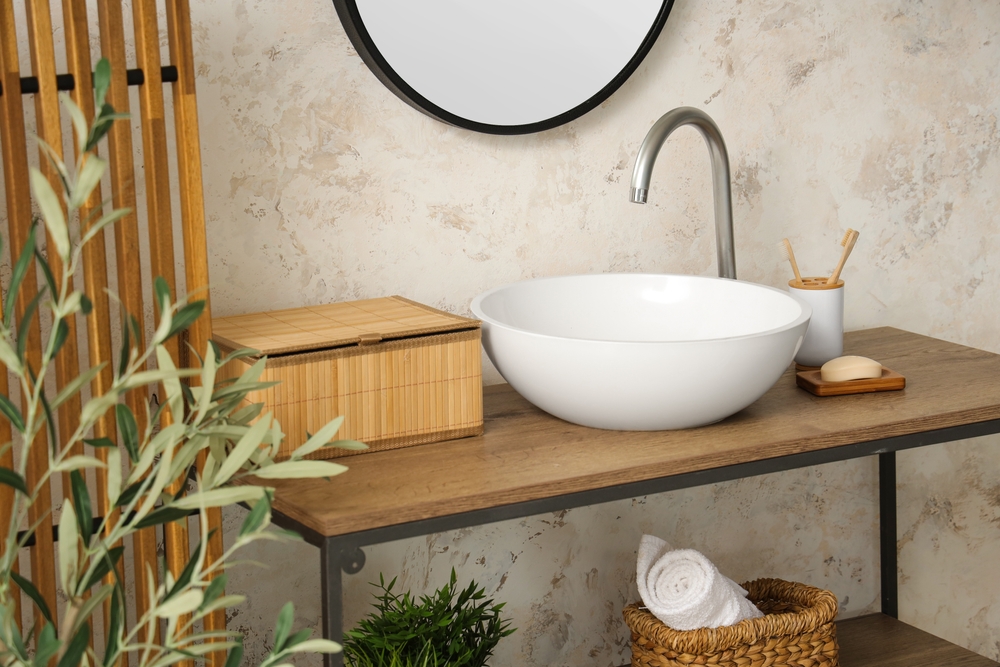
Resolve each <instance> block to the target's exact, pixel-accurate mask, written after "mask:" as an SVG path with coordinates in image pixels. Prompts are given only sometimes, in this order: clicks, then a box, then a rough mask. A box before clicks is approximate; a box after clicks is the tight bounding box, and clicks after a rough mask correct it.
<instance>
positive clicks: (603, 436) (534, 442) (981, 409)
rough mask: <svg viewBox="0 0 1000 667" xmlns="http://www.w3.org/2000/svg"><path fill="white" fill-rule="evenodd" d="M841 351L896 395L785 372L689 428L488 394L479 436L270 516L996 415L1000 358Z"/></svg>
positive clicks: (431, 448)
mask: <svg viewBox="0 0 1000 667" xmlns="http://www.w3.org/2000/svg"><path fill="white" fill-rule="evenodd" d="M845 354H860V355H863V356H866V357H871V358H873V359H877V360H879V361H881V362H882V363H883V365H884V366H886V367H888V368H891V369H892V370H894V371H897V372H899V373H902V374H903V375H904V376H906V382H907V385H906V389H905V390H903V391H896V392H884V393H875V394H858V395H853V396H837V397H827V398H819V397H816V396H813V395H811V394H809V393H807V392H805V391H804V390H802V389H799V388H798V387H796V386H795V377H794V371H793V370H792V369H789V370H788V371H787V372H786V373H785V375H784V376H782V377H781V379H779V380H778V382H777V384H775V386H774V387H772V388H771V389H770V391H768V392H767V394H765V395H764V396H763V397H762V398H761V399H760V400H758V401H757V402H756V403H754V404H753V405H751V406H750V407H748V408H746V409H745V410H742V411H741V412H739V413H737V414H735V415H733V416H732V417H729V418H728V419H725V420H724V421H722V422H719V423H717V424H713V425H711V426H706V427H702V428H697V429H689V430H684V431H656V432H641V431H629V432H623V431H603V430H598V429H591V428H586V427H582V426H576V425H574V424H570V423H568V422H564V421H562V420H560V419H557V418H555V417H552V416H550V415H548V414H546V413H544V412H542V411H541V410H538V409H537V408H535V407H534V406H532V405H531V404H529V403H528V402H527V401H525V400H524V399H523V398H521V397H520V396H519V395H518V394H517V393H515V392H514V391H513V390H512V389H511V388H510V387H509V386H507V385H498V386H494V387H487V388H486V389H485V396H484V407H485V418H486V429H485V430H486V432H485V434H484V435H482V436H479V437H476V438H465V439H462V440H451V441H447V442H440V443H433V444H428V445H419V446H415V447H408V448H404V449H397V450H391V451H385V452H373V453H370V454H361V455H358V456H352V457H349V458H345V459H340V461H341V462H343V463H345V464H346V465H348V466H349V468H350V470H348V471H347V472H346V473H344V474H342V475H339V476H337V477H334V478H333V479H331V480H329V481H326V480H295V481H282V482H278V483H276V484H274V486H275V487H276V489H277V492H276V497H275V502H274V509H275V510H277V511H278V512H281V513H282V514H284V515H286V516H288V517H290V518H292V519H294V520H296V521H298V522H300V523H301V524H303V525H305V526H308V527H309V528H311V529H313V530H315V531H316V532H317V533H319V534H321V535H325V536H336V535H343V534H346V533H353V532H356V531H361V530H367V529H372V528H380V527H384V526H390V525H394V524H400V523H407V522H410V521H416V520H420V519H429V518H435V517H440V516H447V515H450V514H456V513H460V512H466V511H470V510H478V509H484V508H489V507H495V506H499V505H506V504H510V503H516V502H523V501H530V500H538V499H543V498H549V497H553V496H559V495H563V494H567V493H573V492H578V491H587V490H592V489H599V488H604V487H609V486H615V485H619V484H625V483H629V482H639V481H644V480H649V479H655V478H658V477H664V476H669V475H677V474H682V473H689V472H696V471H703V470H709V469H713V468H717V467H721V466H727V465H732V464H737V463H746V462H750V461H757V460H763V459H768V458H772V457H779V456H785V455H789V454H797V453H802V452H809V451H816V450H822V449H828V448H831V447H837V446H841V445H848V444H854V443H860V442H867V441H871V440H877V439H881V438H887V437H893V436H900V435H908V434H912V433H919V432H923V431H929V430H934V429H939V428H946V427H951V426H961V425H965V424H972V423H975V422H980V421H986V420H991V419H998V418H1000V355H996V354H992V353H989V352H984V351H982V350H977V349H974V348H970V347H964V346H961V345H956V344H953V343H947V342H944V341H941V340H937V339H934V338H928V337H926V336H920V335H917V334H913V333H909V332H906V331H901V330H899V329H893V328H880V329H870V330H865V331H856V332H852V333H848V334H847V335H846V337H845Z"/></svg>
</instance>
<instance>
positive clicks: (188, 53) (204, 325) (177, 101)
mask: <svg viewBox="0 0 1000 667" xmlns="http://www.w3.org/2000/svg"><path fill="white" fill-rule="evenodd" d="M166 9H167V37H168V43H169V46H170V60H171V62H172V64H173V65H174V66H175V67H176V68H177V82H176V83H174V84H173V85H172V90H173V102H174V124H175V125H174V126H175V130H174V134H175V136H176V141H177V170H178V178H179V182H180V201H181V227H182V230H183V237H184V271H185V287H186V291H187V293H188V294H189V295H195V298H198V299H204V301H205V310H204V312H203V313H202V316H201V317H200V318H199V319H198V320H197V321H195V323H194V324H193V325H192V326H191V328H190V329H189V330H188V342H189V343H190V344H191V346H192V347H193V348H194V349H195V350H196V351H197V352H198V353H199V354H204V353H205V349H206V347H207V345H208V341H209V340H210V339H211V336H212V331H211V328H212V309H211V301H210V299H209V292H208V286H209V275H208V242H207V239H206V230H205V198H204V189H203V184H202V173H201V140H200V137H199V134H198V104H197V98H196V95H195V78H194V76H195V71H194V46H193V44H192V42H191V7H190V3H189V1H188V0H167V3H166ZM186 365H191V364H186ZM193 380H196V378H194V379H193ZM209 390H210V389H209ZM205 454H206V453H205V452H203V453H202V456H201V457H200V460H199V465H200V466H203V465H204V464H205V459H206V458H207V457H206V456H205ZM206 518H207V524H208V525H207V526H203V527H202V534H203V535H205V534H208V533H211V537H210V538H209V540H208V544H207V545H206V554H205V555H206V559H207V561H208V562H209V563H213V562H215V561H217V560H218V559H219V558H221V557H222V555H223V553H224V551H225V546H224V544H223V542H222V532H223V531H222V510H221V508H218V507H213V508H210V509H209V510H207V512H206ZM212 531H214V532H212ZM219 574H221V572H220V573H219ZM204 625H205V630H206V631H209V632H213V631H221V630H225V629H226V612H225V610H224V609H218V610H216V611H214V612H213V613H212V614H211V615H209V616H208V617H206V618H205V622H204ZM225 661H226V654H225V652H223V651H216V652H214V653H211V654H209V655H208V664H209V665H210V666H211V667H222V665H224V664H225Z"/></svg>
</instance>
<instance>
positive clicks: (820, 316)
mask: <svg viewBox="0 0 1000 667" xmlns="http://www.w3.org/2000/svg"><path fill="white" fill-rule="evenodd" d="M826 281H827V279H826V278H803V279H802V282H799V281H798V280H790V281H788V292H789V293H790V294H791V295H792V296H793V297H794V298H796V299H798V300H799V301H801V302H803V303H807V304H809V305H810V306H812V318H811V319H810V320H809V328H808V329H806V335H805V337H804V338H803V339H802V345H801V346H800V347H799V352H798V354H796V355H795V363H797V364H799V365H800V366H811V367H819V366H822V365H823V364H825V363H826V362H828V361H830V360H831V359H836V358H837V357H840V356H843V354H844V281H843V280H838V281H837V282H836V283H835V284H833V285H827V284H826Z"/></svg>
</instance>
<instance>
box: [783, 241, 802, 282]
mask: <svg viewBox="0 0 1000 667" xmlns="http://www.w3.org/2000/svg"><path fill="white" fill-rule="evenodd" d="M778 249H779V250H780V251H781V254H782V255H784V257H785V259H787V260H788V263H789V264H791V265H792V273H794V274H795V280H796V282H798V283H799V284H802V274H801V273H799V265H798V264H796V263H795V253H794V252H792V244H791V242H790V241H789V240H788V239H781V243H779V244H778Z"/></svg>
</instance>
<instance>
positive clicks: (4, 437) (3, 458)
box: [0, 82, 21, 630]
mask: <svg viewBox="0 0 1000 667" xmlns="http://www.w3.org/2000/svg"><path fill="white" fill-rule="evenodd" d="M5 83H6V82H5ZM6 168H7V165H6V162H5V163H4V171H6V170H7V169H6ZM2 304H3V290H2V289H0V319H2V318H3V306H2ZM9 389H10V387H9V386H8V384H7V367H6V366H4V365H3V364H0V393H2V394H3V395H4V396H8V395H9V394H8V393H7V392H8V390H9ZM11 435H12V432H11V427H10V421H9V420H7V419H2V420H0V443H4V442H10V441H11ZM0 467H2V468H7V469H9V470H13V469H14V450H13V449H11V448H8V449H7V450H6V451H3V452H0ZM13 520H14V489H12V488H11V487H9V486H7V485H6V484H0V540H2V541H0V558H3V557H4V556H5V555H6V552H5V550H4V548H3V545H5V544H6V543H7V531H9V530H10V524H11V522H12V521H13ZM13 565H14V567H13V570H14V571H15V572H17V571H18V568H17V557H16V556H15V558H14V562H13ZM13 598H14V620H15V621H16V622H17V628H18V630H20V629H21V596H20V595H16V594H15V595H14V596H13Z"/></svg>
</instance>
